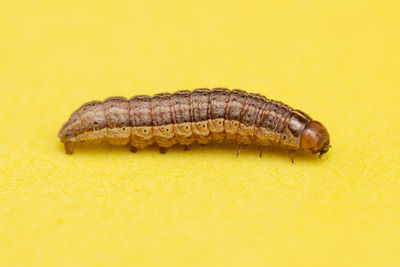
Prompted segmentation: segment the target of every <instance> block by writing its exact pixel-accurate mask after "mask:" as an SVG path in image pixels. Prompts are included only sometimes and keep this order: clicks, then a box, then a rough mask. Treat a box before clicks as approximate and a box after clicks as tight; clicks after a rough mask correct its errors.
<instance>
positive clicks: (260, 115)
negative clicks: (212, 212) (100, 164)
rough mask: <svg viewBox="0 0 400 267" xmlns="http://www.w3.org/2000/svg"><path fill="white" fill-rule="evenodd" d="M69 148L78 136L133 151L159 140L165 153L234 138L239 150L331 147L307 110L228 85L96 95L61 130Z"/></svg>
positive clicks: (320, 151)
mask: <svg viewBox="0 0 400 267" xmlns="http://www.w3.org/2000/svg"><path fill="white" fill-rule="evenodd" d="M58 136H59V137H60V139H61V141H62V142H63V143H64V146H65V152H66V153H67V154H72V152H73V150H74V148H75V147H76V144H77V143H78V142H100V141H103V140H106V141H108V142H109V143H110V144H112V145H126V144H129V145H130V147H131V151H132V152H136V151H137V150H138V149H142V148H145V147H146V146H148V145H151V144H153V143H157V145H158V146H159V147H160V152H161V153H165V152H166V151H167V149H168V148H169V147H171V146H172V145H174V144H180V145H183V146H184V147H185V150H187V149H188V148H189V146H190V145H191V144H193V143H194V142H197V143H199V144H207V143H209V142H211V141H215V142H224V141H226V142H235V143H237V144H239V150H238V152H237V155H239V153H240V150H241V149H242V147H243V146H245V145H248V144H251V143H255V144H257V145H258V146H259V147H260V156H261V155H262V148H263V147H265V146H271V145H278V146H281V147H285V148H286V149H287V150H288V151H289V155H290V157H291V159H292V161H293V152H294V151H296V150H299V149H301V150H304V151H306V152H309V153H312V154H318V156H319V157H321V155H323V154H324V153H326V152H327V151H328V150H329V147H330V145H329V134H328V131H327V130H326V128H325V127H324V126H323V125H322V124H321V123H319V122H317V121H314V120H312V119H311V117H310V116H308V115H307V114H305V113H303V112H301V111H299V110H294V109H292V108H290V107H288V106H287V105H285V104H283V103H281V102H278V101H273V100H269V99H267V98H265V97H264V96H261V95H259V94H249V93H246V92H244V91H242V90H232V91H231V90H228V89H224V88H215V89H212V90H209V89H196V90H194V91H192V92H190V91H179V92H176V93H174V94H168V93H163V94H157V95H154V96H153V97H150V96H145V95H140V96H135V97H133V98H131V99H130V100H127V99H126V98H124V97H110V98H107V99H106V100H104V101H103V102H101V101H92V102H89V103H86V104H84V105H83V106H81V107H80V108H79V109H78V110H77V111H75V112H74V113H72V115H71V117H70V118H69V120H68V121H67V122H66V123H65V124H64V126H63V127H62V129H61V130H60V133H59V134H58Z"/></svg>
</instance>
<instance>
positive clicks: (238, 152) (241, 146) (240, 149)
mask: <svg viewBox="0 0 400 267" xmlns="http://www.w3.org/2000/svg"><path fill="white" fill-rule="evenodd" d="M244 146H245V145H239V148H238V151H237V153H236V157H239V155H240V151H242V148H243V147H244Z"/></svg>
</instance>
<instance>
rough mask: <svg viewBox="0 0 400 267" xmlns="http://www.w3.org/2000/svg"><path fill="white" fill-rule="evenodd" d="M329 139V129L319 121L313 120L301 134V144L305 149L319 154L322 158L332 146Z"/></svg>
mask: <svg viewBox="0 0 400 267" xmlns="http://www.w3.org/2000/svg"><path fill="white" fill-rule="evenodd" d="M329 141H330V140H329V134H328V130H327V129H326V128H325V127H324V126H323V125H322V124H321V123H319V122H318V121H311V122H310V123H309V124H308V125H307V126H306V127H305V128H304V130H303V133H302V134H301V141H300V146H301V148H302V149H303V150H304V151H306V152H309V153H312V154H318V157H320V158H321V156H322V155H323V154H325V153H326V152H328V150H329V148H330V147H331V146H330V145H329Z"/></svg>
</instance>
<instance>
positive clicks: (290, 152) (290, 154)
mask: <svg viewBox="0 0 400 267" xmlns="http://www.w3.org/2000/svg"><path fill="white" fill-rule="evenodd" d="M288 152H289V156H290V159H291V160H292V163H293V164H294V159H293V157H294V151H293V150H289V151H288Z"/></svg>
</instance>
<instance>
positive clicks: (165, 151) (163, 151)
mask: <svg viewBox="0 0 400 267" xmlns="http://www.w3.org/2000/svg"><path fill="white" fill-rule="evenodd" d="M167 150H168V148H166V147H160V153H161V154H165V153H167Z"/></svg>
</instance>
